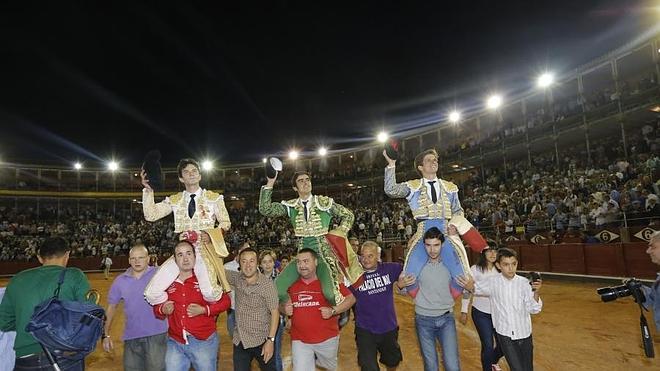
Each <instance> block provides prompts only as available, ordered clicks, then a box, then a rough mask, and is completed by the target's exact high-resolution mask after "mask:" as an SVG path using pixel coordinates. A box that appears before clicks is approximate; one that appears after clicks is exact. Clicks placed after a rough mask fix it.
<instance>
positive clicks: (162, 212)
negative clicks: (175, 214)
mask: <svg viewBox="0 0 660 371" xmlns="http://www.w3.org/2000/svg"><path fill="white" fill-rule="evenodd" d="M142 211H143V212H144V219H146V220H147V221H148V222H155V221H156V220H159V219H162V218H164V217H166V216H168V215H169V214H170V213H172V205H171V204H170V201H169V199H168V198H166V199H165V200H164V201H161V202H159V203H155V202H154V191H153V190H151V189H150V188H145V189H143V190H142Z"/></svg>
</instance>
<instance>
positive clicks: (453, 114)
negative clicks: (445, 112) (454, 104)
mask: <svg viewBox="0 0 660 371" xmlns="http://www.w3.org/2000/svg"><path fill="white" fill-rule="evenodd" d="M460 119H461V113H460V112H458V111H451V113H449V121H451V122H453V123H457V122H458V121H460Z"/></svg>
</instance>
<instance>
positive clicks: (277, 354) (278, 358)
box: [273, 316, 285, 371]
mask: <svg viewBox="0 0 660 371" xmlns="http://www.w3.org/2000/svg"><path fill="white" fill-rule="evenodd" d="M284 325H285V323H284V317H282V316H280V323H279V326H277V332H276V333H275V349H274V350H273V358H275V369H276V370H277V371H283V366H282V333H283V332H284Z"/></svg>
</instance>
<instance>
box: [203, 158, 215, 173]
mask: <svg viewBox="0 0 660 371" xmlns="http://www.w3.org/2000/svg"><path fill="white" fill-rule="evenodd" d="M202 170H204V171H211V170H213V161H211V160H204V161H202Z"/></svg>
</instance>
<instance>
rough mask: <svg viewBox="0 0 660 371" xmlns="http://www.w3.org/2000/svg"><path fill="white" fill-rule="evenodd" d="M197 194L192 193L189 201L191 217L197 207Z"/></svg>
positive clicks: (189, 215)
mask: <svg viewBox="0 0 660 371" xmlns="http://www.w3.org/2000/svg"><path fill="white" fill-rule="evenodd" d="M195 196H197V195H190V202H189V203H188V217H190V218H192V217H193V215H195V209H196V208H197V207H196V205H195Z"/></svg>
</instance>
